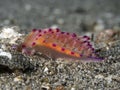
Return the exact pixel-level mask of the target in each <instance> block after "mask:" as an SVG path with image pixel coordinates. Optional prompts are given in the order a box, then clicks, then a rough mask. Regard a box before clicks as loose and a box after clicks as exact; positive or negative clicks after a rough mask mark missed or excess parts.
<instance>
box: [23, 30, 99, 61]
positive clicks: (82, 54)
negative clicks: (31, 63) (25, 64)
mask: <svg viewBox="0 0 120 90" xmlns="http://www.w3.org/2000/svg"><path fill="white" fill-rule="evenodd" d="M21 51H22V52H23V53H25V54H34V53H35V52H41V53H42V54H44V55H46V56H48V57H51V58H54V59H57V58H69V59H73V60H99V59H100V58H98V57H97V56H96V54H95V51H94V48H93V46H92V44H91V43H90V38H89V37H88V36H77V35H76V34H75V33H68V32H62V31H60V30H59V29H58V28H56V29H51V28H47V29H43V30H41V29H40V30H36V29H33V30H32V32H30V33H29V34H28V36H27V37H26V38H25V40H24V42H23V43H22V45H21Z"/></svg>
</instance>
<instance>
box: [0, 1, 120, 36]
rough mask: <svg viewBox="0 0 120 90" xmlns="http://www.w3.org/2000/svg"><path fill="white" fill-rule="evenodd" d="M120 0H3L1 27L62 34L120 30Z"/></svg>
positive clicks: (1, 5) (1, 4)
mask: <svg viewBox="0 0 120 90" xmlns="http://www.w3.org/2000/svg"><path fill="white" fill-rule="evenodd" d="M119 14H120V1H119V0H0V25H1V26H4V25H17V26H20V28H21V30H22V31H23V32H25V33H27V32H28V31H31V29H32V28H48V27H59V28H60V29H61V30H62V31H69V32H77V33H79V34H81V33H83V32H88V31H101V30H104V29H108V28H112V29H119V27H120V15H119Z"/></svg>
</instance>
